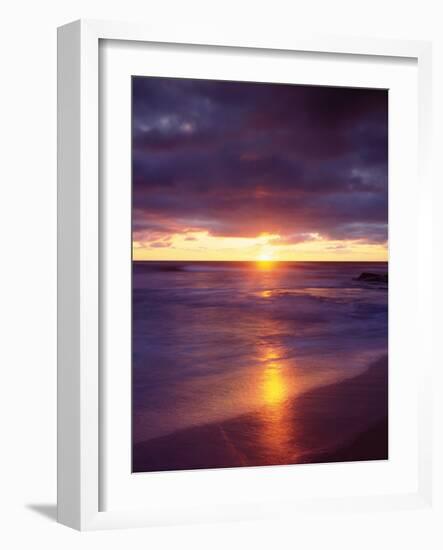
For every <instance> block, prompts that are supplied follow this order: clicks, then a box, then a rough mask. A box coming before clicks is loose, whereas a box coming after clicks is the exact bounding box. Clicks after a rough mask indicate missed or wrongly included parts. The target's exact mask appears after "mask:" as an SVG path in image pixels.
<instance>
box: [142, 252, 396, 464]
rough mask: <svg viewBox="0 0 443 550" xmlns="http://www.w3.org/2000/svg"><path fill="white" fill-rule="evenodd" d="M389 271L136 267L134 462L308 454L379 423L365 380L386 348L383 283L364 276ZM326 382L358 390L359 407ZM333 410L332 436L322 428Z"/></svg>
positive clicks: (349, 266)
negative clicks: (195, 454)
mask: <svg viewBox="0 0 443 550" xmlns="http://www.w3.org/2000/svg"><path fill="white" fill-rule="evenodd" d="M387 271H388V265H387V263H385V262H376V263H375V262H371V263H365V262H281V263H279V262H274V263H272V262H153V261H149V262H134V263H133V315H132V319H133V326H132V339H133V340H132V389H133V393H132V403H133V415H132V416H133V460H134V464H135V466H134V470H135V471H150V470H168V469H189V468H193V467H196V468H201V467H225V466H239V465H262V464H278V463H285V461H288V460H289V461H291V462H303V461H309V460H307V459H306V457H307V456H311V455H312V453H318V452H326V451H328V450H329V449H332V448H334V449H335V450H336V449H337V448H338V447H340V445H343V444H344V443H345V442H347V441H352V437H354V436H357V435H358V434H361V433H363V432H364V431H365V430H367V429H370V428H371V426H373V425H374V424H375V423H376V422H377V421H379V420H380V419H382V418H384V417H385V416H386V415H387V396H386V392H385V391H384V390H383V391H381V390H380V391H381V393H378V394H377V393H376V394H373V393H371V394H370V395H369V393H368V391H369V390H367V388H366V386H369V385H370V386H371V391H372V390H373V389H374V388H373V387H372V386H374V384H375V386H377V384H379V382H377V381H375V382H374V380H378V378H371V380H372V381H371V382H368V381H367V380H369V379H366V378H364V376H365V373H366V372H367V371H368V368H369V367H370V366H371V365H373V364H375V363H376V362H377V361H380V358H383V357H386V356H387V353H388V292H387V290H388V289H387V283H385V282H383V281H377V280H376V281H370V280H369V281H365V280H363V281H362V280H358V277H359V276H360V274H361V273H364V272H371V273H376V274H384V273H387ZM386 376H387V374H386ZM350 380H356V381H357V380H358V381H360V383H359V384H357V383H355V384H354V386H355V388H356V389H355V390H351V389H349V388H351V386H350V385H349V384H350V382H347V381H350ZM363 380H366V382H364V383H363ZM385 382H386V380H385V378H383V387H385V386H386V384H385ZM340 384H341V385H340ZM346 384H348V385H346ZM321 388H339V389H340V388H348V390H346V391H348V392H354V393H355V392H360V393H359V394H358V395H356V399H357V402H358V403H357V408H355V407H354V408H349V407H346V406H345V405H346V403H344V404H342V403H341V401H340V402H339V395H343V396H344V397H343V398H340V399H341V400H342V401H343V400H346V399H348V398H347V397H345V396H346V395H348V394H347V393H345V394H339V393H337V392H339V390H334V391H335V393H333V392H332V390H330V391H329V392H328V393H327V395H326V394H325V391H326V390H323V393H322V390H321ZM375 389H376V390H377V387H376V388H375ZM316 392H317V393H316ZM319 392H320V393H319ZM331 392H332V396H331ZM362 392H363V393H362ZM365 392H366V393H365ZM354 393H350V395H351V397H352V396H353V395H354ZM322 395H323V397H321V396H322ZM374 395H375V397H374ZM316 396H317V397H316ZM377 396H378V397H377ZM308 398H309V399H308ZM298 399H300V401H298ZM303 399H304V401H303ZM328 399H329V400H330V401H327V400H328ZM331 399H332V400H334V399H335V401H331ZM365 399H366V401H365ZM377 399H378V400H381V402H379V403H378V402H376V401H377ZM320 400H322V402H320ZM298 402H299V403H305V405H304V408H301V407H300V406H299V407H298V409H297V411H295V409H294V407H295V406H296V404H297V403H298ZM327 402H330V403H331V405H330V407H332V408H333V409H334V410H327V409H326V410H325V403H327ZM359 402H367V407H366V408H365V407H363V405H360V403H359ZM334 403H335V404H334ZM342 405H343V406H342ZM335 409H337V410H338V409H340V411H339V412H337V413H336V412H335ZM356 410H358V414H357V413H356ZM303 411H305V412H303ZM306 411H307V412H306ZM334 414H336V417H337V419H336V422H335V423H332V424H331V426H333V428H334V429H332V432H331V430H329V431H328V432H327V433H326V430H323V429H319V428H318V426H317V424H318V425H320V424H321V419H322V416H321V415H324V417H325V423H324V425H325V426H326V425H327V420H329V422H330V423H331V422H333V420H331V415H332V419H333V418H334ZM303 415H305V416H306V422H305V424H309V425H310V426H311V425H312V428H310V431H309V430H308V429H307V428H306V426H304V425H303V424H304V420H303ZM309 415H310V416H309ZM347 415H348V416H349V419H348V418H347ZM314 417H315V418H317V417H318V419H319V421H318V422H317V421H314V420H313V419H314ZM239 419H243V420H244V422H241V423H240V424H239V423H238V421H239ZM248 419H249V420H248ZM246 420H247V421H246ZM235 421H237V424H235V426H234V422H235ZM316 422H317V424H316ZM295 424H297V425H300V424H301V425H302V426H303V430H300V429H299V428H296V426H295ZM315 426H317V427H315ZM337 426H340V430H338V428H337ZM210 427H212V428H211V429H210ZM234 428H235V429H234ZM335 428H337V431H340V433H337V434H336V435H334V433H335V432H334V430H335ZM348 428H349V429H348ZM214 430H217V431H216V432H215V431H214ZM219 432H220V434H221V435H220V434H219ZM246 432H248V433H246ZM215 433H217V434H219V435H217V437H215ZM186 434H188V435H186ZM227 434H228V435H227ZM185 436H186V437H185ZM205 441H206V443H205ZM217 441H219V442H220V441H222V443H217ZM181 442H182V443H181ZM192 442H193V443H192ZM190 444H191V446H192V445H195V448H196V449H198V457H194V458H193V457H192V456H190V454H189V453H190V451H189V446H190ZM217 445H221V446H225V447H226V449H225V450H224V451H223V452H222V451H220V450H217V449H215V450H214V446H217ZM228 451H229V452H228ZM196 452H197V451H196ZM156 453H157V456H156ZM181 457H182V458H183V460H181ZM303 457H305V458H303ZM363 458H364V457H363ZM369 458H371V457H369ZM313 461H314V460H313Z"/></svg>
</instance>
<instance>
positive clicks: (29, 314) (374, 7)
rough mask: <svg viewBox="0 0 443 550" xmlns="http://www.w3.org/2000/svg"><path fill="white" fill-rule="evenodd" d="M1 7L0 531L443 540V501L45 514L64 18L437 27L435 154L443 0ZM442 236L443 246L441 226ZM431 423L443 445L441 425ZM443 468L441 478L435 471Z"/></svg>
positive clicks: (128, 0)
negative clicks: (240, 514)
mask: <svg viewBox="0 0 443 550" xmlns="http://www.w3.org/2000/svg"><path fill="white" fill-rule="evenodd" d="M1 13H2V24H1V29H0V40H1V49H0V52H1V53H0V56H1V64H0V67H1V75H2V83H1V85H0V94H1V101H0V110H1V111H0V129H1V137H0V139H1V149H0V150H1V161H0V170H1V178H0V193H1V200H0V239H1V256H0V257H1V258H2V267H1V269H0V277H1V284H0V293H1V294H0V312H1V317H0V318H1V323H2V327H1V332H0V334H1V338H0V357H1V359H0V369H1V371H0V372H1V374H2V378H1V384H0V392H1V393H0V419H1V432H0V437H1V439H0V441H1V442H2V451H1V453H0V463H1V468H0V476H1V479H0V508H1V510H0V513H1V515H0V517H1V527H0V545H1V546H2V547H3V548H6V549H9V548H22V547H23V548H28V547H37V548H40V547H42V548H43V547H46V548H50V549H52V548H63V549H70V548H79V547H81V548H96V547H97V545H107V547H108V548H121V547H123V546H124V547H125V548H128V549H129V548H137V547H142V546H144V547H149V548H152V549H155V550H157V549H159V550H160V549H172V548H183V549H187V548H190V549H191V548H192V549H193V550H194V549H200V548H201V549H206V548H207V549H219V548H220V549H221V548H228V549H229V548H232V549H237V548H254V549H255V548H257V549H265V548H266V549H267V548H272V549H280V548H282V549H283V548H297V547H299V548H303V550H305V549H306V550H309V549H310V548H323V547H326V548H340V549H345V548H359V549H366V548H368V549H369V548H371V549H375V548H390V547H392V548H393V547H394V546H395V547H398V548H403V549H409V548H411V549H412V548H414V549H415V548H419V547H421V548H424V549H425V548H426V549H433V548H441V547H442V544H443V511H442V508H441V506H437V508H436V509H435V511H434V512H429V511H423V512H397V513H391V514H388V515H387V514H378V515H372V516H368V517H366V516H364V515H357V514H355V515H352V516H349V515H348V516H333V515H326V516H322V517H312V518H306V517H303V518H297V517H294V519H293V521H292V522H291V523H288V522H285V523H283V522H278V521H269V522H262V523H237V524H218V525H212V526H211V525H203V526H191V527H176V528H169V529H165V528H156V529H151V530H127V531H118V532H98V533H83V534H80V533H77V532H75V531H71V530H69V529H67V528H65V527H62V526H60V525H58V524H56V523H55V522H54V521H53V520H51V519H50V518H48V516H55V495H56V484H55V481H56V480H55V468H56V456H55V433H56V418H55V403H56V378H55V372H56V348H55V344H56V27H57V26H59V25H61V24H64V23H66V22H68V21H71V20H74V19H78V18H79V17H83V18H99V19H117V20H118V19H120V20H135V21H146V22H150V23H152V21H158V22H159V24H160V25H161V26H164V27H165V28H167V27H173V26H183V25H185V26H186V27H189V29H190V30H192V28H196V27H197V26H201V25H203V26H204V27H205V28H206V29H207V30H208V32H209V31H210V29H211V27H212V28H214V27H216V26H218V27H222V28H224V27H226V29H227V32H229V29H232V28H234V29H236V30H237V32H238V31H239V30H242V29H244V32H245V33H247V31H248V28H249V27H254V28H255V29H261V31H262V32H263V34H264V35H273V34H278V33H279V32H281V29H283V30H285V31H286V32H288V31H293V32H294V33H296V32H297V29H305V30H306V28H308V29H309V28H312V31H313V32H322V33H326V34H340V33H342V34H348V35H365V36H374V37H376V36H380V37H399V38H405V39H411V38H416V39H428V40H430V39H431V40H434V41H435V42H434V45H435V64H434V65H435V83H434V92H435V97H436V99H437V100H438V102H437V103H436V105H435V107H434V109H435V117H434V119H435V122H436V124H435V132H436V142H435V143H436V153H437V154H436V159H437V161H438V157H439V155H440V154H439V150H440V151H441V148H442V143H443V140H442V130H441V128H442V122H443V120H442V110H441V99H440V98H443V86H442V84H443V14H442V12H441V8H440V7H439V1H438V0H435V1H434V0H421V1H420V2H407V1H406V0H403V1H402V2H395V1H389V0H367V1H365V2H364V1H360V2H359V1H356V0H324V1H322V0H311V1H308V0H305V1H303V2H300V1H298V0H291V1H288V2H285V1H283V0H273V1H272V2H266V3H265V2H263V3H260V2H259V1H258V0H252V1H248V0H234V1H231V0H223V1H222V2H221V1H220V2H211V1H208V0H206V1H204V0H201V1H200V0H183V1H180V0H175V1H169V2H168V1H164V2H160V1H158V2H148V1H147V0H143V1H139V0H120V1H119V2H118V1H115V0H87V1H86V0H77V1H75V2H74V1H73V0H59V2H54V1H49V0H39V1H37V2H35V1H30V0H28V1H23V0H16V1H15V2H14V3H12V2H10V3H8V5H6V4H3V6H2V12H1ZM436 164H437V163H436ZM437 170H438V173H437ZM441 175H442V172H441V169H440V167H439V166H438V167H437V166H436V171H435V176H434V177H435V181H436V182H439V183H440V185H441V184H442V177H441ZM442 197H443V194H442V193H441V190H440V191H439V199H438V200H437V198H436V200H435V208H436V210H435V213H436V218H437V219H438V220H440V218H441V216H439V210H440V209H441V208H442V206H443V203H442ZM439 228H440V229H441V225H440V226H439ZM437 241H438V244H437V245H439V247H440V249H443V244H442V234H441V232H440V233H439V234H438V235H437ZM441 267H442V266H441V263H440V264H439V268H441ZM441 273H442V272H441V269H439V274H436V280H437V279H438V280H441ZM439 299H441V291H439ZM440 303H441V302H440ZM440 310H441V308H440ZM405 314H407V311H405ZM436 319H437V320H438V321H440V322H441V319H439V317H438V316H437V317H436ZM440 357H441V353H440ZM442 365H443V363H442V362H440V366H442ZM439 394H440V391H439V390H438V388H437V392H436V397H437V400H436V407H437V409H438V411H439V412H440V413H441V410H442V409H441V406H440V404H439V402H438V398H439ZM440 431H441V430H440ZM437 436H438V437H439V439H438V450H439V451H441V450H442V446H441V434H437ZM438 456H439V457H440V458H441V457H442V456H443V455H442V453H441V452H440V453H439V455H438ZM442 463H443V460H442ZM437 481H438V483H440V486H441V475H440V474H439V472H437ZM440 494H442V493H441V492H440Z"/></svg>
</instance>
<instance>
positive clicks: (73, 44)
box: [57, 22, 81, 529]
mask: <svg viewBox="0 0 443 550" xmlns="http://www.w3.org/2000/svg"><path fill="white" fill-rule="evenodd" d="M57 281H58V282H57V520H58V521H59V522H60V523H63V524H65V525H67V526H69V527H73V528H76V529H80V510H81V494H80V493H81V491H80V452H81V444H80V412H81V411H80V407H81V405H80V23H79V22H74V23H70V24H68V25H65V26H63V27H62V28H59V29H58V32H57Z"/></svg>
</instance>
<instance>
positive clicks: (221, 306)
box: [58, 21, 433, 530]
mask: <svg viewBox="0 0 443 550" xmlns="http://www.w3.org/2000/svg"><path fill="white" fill-rule="evenodd" d="M185 34H186V33H185V32H184V33H183V36H176V35H174V36H160V35H158V33H156V32H155V30H153V29H151V28H146V27H143V26H138V25H128V24H123V23H104V22H98V21H81V22H74V23H71V24H69V25H66V26H64V27H61V28H60V29H59V35H58V36H59V38H58V40H59V58H58V83H59V94H58V97H59V103H58V120H59V127H58V130H59V140H58V166H59V171H58V181H59V200H58V210H59V217H58V219H59V241H58V243H59V246H58V258H59V260H58V271H59V311H58V315H59V323H58V331H59V337H58V345H59V356H58V379H59V383H58V510H59V521H60V522H61V523H64V524H66V525H69V526H71V527H74V528H77V529H82V530H83V529H101V528H114V527H129V526H149V525H159V524H169V523H171V524H172V523H185V522H196V521H214V520H225V519H238V518H260V517H275V516H279V517H281V516H285V515H291V514H295V513H303V512H306V511H309V512H310V513H312V512H313V511H314V512H315V511H320V510H323V511H325V510H328V509H334V511H337V509H339V510H343V511H346V510H350V509H361V510H372V509H374V510H381V509H395V508H398V507H423V506H430V503H431V496H432V475H431V460H432V452H431V428H430V426H431V384H432V382H431V372H432V364H433V363H432V351H431V346H430V340H429V339H430V332H431V331H430V330H429V323H430V319H431V316H432V315H431V289H430V287H429V280H430V279H431V275H430V269H431V268H430V265H431V259H432V245H431V244H430V240H429V238H428V237H429V233H430V204H431V190H432V189H431V182H430V178H429V174H428V172H429V151H430V118H431V113H430V86H429V83H430V67H431V49H430V45H429V44H428V43H424V42H406V41H386V40H366V39H357V38H352V39H351V38H325V37H313V36H312V35H309V36H294V37H284V36H282V37H281V38H280V39H279V40H278V41H276V40H270V41H269V42H268V41H266V40H265V39H263V40H262V39H261V38H260V39H253V38H251V37H249V38H248V39H245V38H244V37H243V38H241V37H240V38H239V37H232V36H229V35H226V36H224V37H220V38H218V37H213V38H212V39H211V40H209V41H208V40H207V38H205V37H204V36H201V37H197V36H194V37H190V36H186V35H185Z"/></svg>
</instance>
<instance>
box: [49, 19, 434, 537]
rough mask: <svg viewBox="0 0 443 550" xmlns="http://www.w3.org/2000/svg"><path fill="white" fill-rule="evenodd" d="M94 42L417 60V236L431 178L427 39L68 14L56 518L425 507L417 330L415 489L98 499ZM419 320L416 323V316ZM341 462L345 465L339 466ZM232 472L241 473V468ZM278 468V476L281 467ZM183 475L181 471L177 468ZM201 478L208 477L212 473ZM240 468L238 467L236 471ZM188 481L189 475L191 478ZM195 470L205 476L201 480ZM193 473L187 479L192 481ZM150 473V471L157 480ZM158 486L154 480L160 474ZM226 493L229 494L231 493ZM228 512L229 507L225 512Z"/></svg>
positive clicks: (424, 396)
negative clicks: (164, 27)
mask: <svg viewBox="0 0 443 550" xmlns="http://www.w3.org/2000/svg"><path fill="white" fill-rule="evenodd" d="M101 40H117V41H127V42H128V43H136V42H137V43H140V42H144V43H165V44H172V43H173V44H176V45H180V44H182V45H186V44H188V45H189V44H194V45H197V46H201V47H205V46H211V47H212V46H218V47H225V48H230V52H232V53H233V54H235V52H236V51H239V50H241V51H242V52H243V53H244V52H246V53H247V51H248V49H251V48H253V49H254V50H255V49H260V50H272V51H274V52H281V53H282V55H284V53H285V52H286V53H287V52H312V53H329V54H333V55H337V56H343V55H348V56H382V57H389V58H396V59H404V58H410V59H413V60H414V62H416V63H417V70H418V77H417V78H418V86H419V88H418V117H419V121H418V144H419V145H418V167H419V173H418V184H417V187H416V193H417V204H418V205H419V207H418V208H417V213H416V215H417V227H418V230H419V233H420V235H421V236H423V235H424V234H426V232H430V231H431V229H430V224H431V202H432V185H431V178H430V172H429V170H430V159H429V155H430V140H431V132H430V124H431V108H430V105H431V98H430V93H431V92H430V90H431V86H430V79H431V45H430V44H429V43H427V42H410V41H391V40H371V39H363V38H344V37H343V38H342V37H335V38H334V37H320V36H319V37H315V36H313V35H311V34H306V35H304V36H302V35H297V36H291V37H285V36H281V37H279V38H278V39H276V38H272V39H266V38H263V39H262V38H251V37H250V35H248V38H245V37H234V36H229V35H228V34H227V33H226V36H225V35H223V33H222V36H219V37H207V36H205V34H204V31H203V30H202V33H201V35H200V36H195V35H193V36H187V33H186V30H183V32H180V35H179V34H178V33H177V32H174V35H173V36H163V35H162V33H160V35H159V34H158V33H157V32H156V31H155V27H154V26H152V28H151V27H149V26H144V25H137V24H127V23H117V22H112V23H111V22H102V21H77V22H74V23H70V24H68V25H65V26H63V27H61V28H60V29H59V33H58V50H59V57H58V89H59V92H58V98H59V100H58V185H59V195H58V220H59V221H58V234H59V238H58V281H59V286H58V296H59V301H58V520H59V522H60V523H63V524H65V525H68V526H70V527H73V528H76V529H80V530H89V529H103V528H117V527H130V526H150V525H158V524H170V523H181V522H196V521H204V520H218V519H233V518H242V517H247V518H251V517H268V516H272V515H274V514H277V515H281V514H293V513H295V512H296V511H297V513H298V512H300V511H302V510H305V511H306V510H308V511H310V512H312V511H314V512H316V511H322V510H323V511H324V510H329V509H331V508H333V509H334V510H335V511H336V510H337V509H340V510H344V511H346V510H350V509H355V508H359V509H362V510H379V509H386V508H388V509H392V508H398V507H401V508H405V507H406V508H411V507H423V506H430V505H431V501H432V485H433V481H432V475H431V472H432V446H431V417H432V409H431V406H432V402H431V393H432V392H431V389H432V382H431V373H432V365H433V362H432V353H431V345H430V344H431V343H430V336H427V334H426V331H423V333H422V335H421V337H420V339H419V340H417V343H416V344H415V345H416V346H424V344H425V343H426V338H428V341H427V345H426V350H425V351H424V352H423V355H422V356H423V357H424V359H423V362H422V364H420V369H421V370H420V376H419V383H418V385H417V399H418V409H417V410H418V414H417V424H418V430H419V434H418V458H417V465H418V475H417V484H416V487H415V488H414V490H412V491H411V490H408V491H407V492H402V491H397V492H393V493H387V494H383V495H352V496H349V495H348V496H340V495H337V497H329V498H324V497H321V496H315V495H314V493H313V495H312V498H305V499H304V501H303V502H302V503H300V502H298V503H296V502H291V501H290V500H289V501H288V500H287V499H286V498H285V497H284V495H282V499H281V502H276V500H275V497H274V498H273V499H270V500H269V502H266V495H265V496H264V500H263V501H253V500H252V501H251V502H250V505H249V506H248V507H245V506H240V507H239V506H237V507H236V506H234V502H232V503H231V504H232V505H230V503H229V502H227V501H226V502H224V507H223V506H218V507H217V505H214V503H212V504H213V505H211V504H210V503H208V502H202V503H201V505H200V506H190V507H189V509H185V506H184V505H183V506H182V508H175V509H174V510H172V509H171V510H170V511H169V510H168V508H167V507H166V508H161V509H158V510H155V509H154V508H155V507H154V508H153V507H149V506H146V507H143V508H141V507H131V506H126V503H124V504H123V503H122V506H121V507H119V506H117V507H114V508H113V509H112V510H103V509H102V507H101V491H100V483H102V479H103V472H102V471H101V469H102V467H103V461H102V459H103V456H101V455H102V453H103V449H104V448H105V447H104V446H103V445H102V430H101V428H102V420H103V418H102V414H103V406H102V405H101V403H100V400H101V398H103V393H102V392H103V389H102V388H101V377H102V373H103V371H102V368H103V365H102V364H101V360H100V349H99V342H100V331H101V322H100V301H101V300H102V298H103V295H102V293H101V289H100V285H99V281H100V266H101V258H102V250H101V245H100V243H101V241H100V230H101V229H103V228H102V227H101V226H100V214H99V213H100V211H101V208H102V207H103V205H102V204H101V195H100V185H99V181H100V177H99V166H100V163H99V159H100V141H99V135H100V128H99V112H100V104H99V101H100V100H99V98H100V95H99V74H100V66H99V60H100V56H99V44H100V41H101ZM420 235H418V238H417V242H418V245H417V246H418V247H419V248H417V250H419V255H420V270H419V272H418V275H417V277H418V279H417V282H418V292H419V295H418V298H417V300H418V306H419V308H418V315H419V316H420V319H421V320H423V319H428V323H429V322H430V319H431V316H432V314H431V305H430V304H431V298H432V295H431V292H432V289H431V288H430V286H429V285H428V284H427V281H430V280H431V278H432V277H431V274H430V269H431V268H430V265H431V259H432V245H431V243H430V242H429V240H426V239H422V238H420ZM417 322H418V321H417ZM429 334H430V333H429ZM342 469H343V468H342ZM239 472H240V473H239ZM280 472H283V474H282V475H284V471H283V470H280ZM180 475H181V476H190V475H191V474H190V473H189V472H188V473H187V472H183V473H181V474H180ZM205 475H206V478H205V479H207V476H212V475H215V474H213V473H211V472H207V473H205ZM236 475H237V477H238V476H239V475H240V476H241V475H242V473H241V471H240V469H239V470H237V474H236ZM193 479H194V478H193ZM200 479H203V478H200ZM193 482H194V481H193ZM158 484H159V482H158V481H157V485H158ZM160 484H161V481H160ZM232 500H233V501H234V500H235V496H233V497H232ZM228 510H229V513H228Z"/></svg>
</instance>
